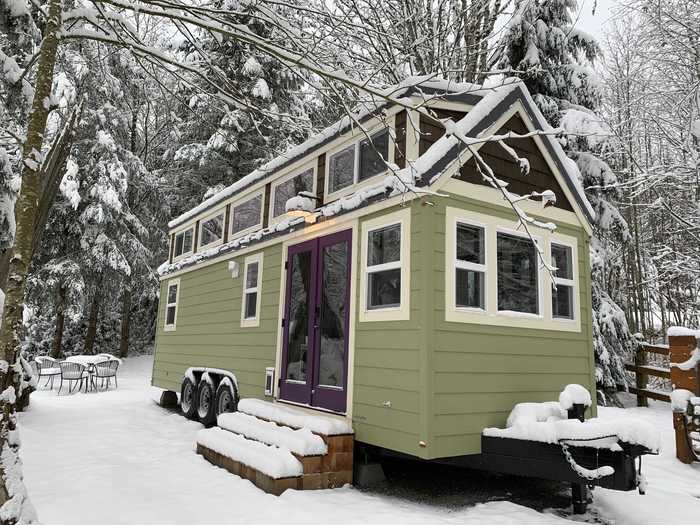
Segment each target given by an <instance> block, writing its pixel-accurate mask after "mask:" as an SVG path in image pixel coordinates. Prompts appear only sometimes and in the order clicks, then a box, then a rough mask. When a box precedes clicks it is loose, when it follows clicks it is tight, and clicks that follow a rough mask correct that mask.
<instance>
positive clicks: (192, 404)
mask: <svg viewBox="0 0 700 525" xmlns="http://www.w3.org/2000/svg"><path fill="white" fill-rule="evenodd" d="M180 410H182V414H183V415H184V416H185V417H186V418H187V419H194V418H196V417H197V385H196V384H195V383H194V382H193V381H192V380H191V379H190V378H189V377H186V378H185V379H183V380H182V387H181V388H180Z"/></svg>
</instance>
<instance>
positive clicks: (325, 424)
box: [238, 398, 353, 436]
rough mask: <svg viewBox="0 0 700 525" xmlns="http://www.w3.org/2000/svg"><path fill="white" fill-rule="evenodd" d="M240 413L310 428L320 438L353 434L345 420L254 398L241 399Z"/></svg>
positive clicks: (281, 423)
mask: <svg viewBox="0 0 700 525" xmlns="http://www.w3.org/2000/svg"><path fill="white" fill-rule="evenodd" d="M238 411H239V412H243V413H244V414H248V415H251V416H255V417H257V418H258V419H263V420H265V421H272V422H274V423H277V424H278V425H283V426H286V427H290V428H297V429H299V428H308V429H309V430H310V431H311V432H313V433H314V434H318V435H320V436H342V435H352V434H353V430H352V426H351V425H350V424H349V423H348V421H347V420H346V419H344V418H341V417H334V416H330V415H329V416H326V415H321V414H318V413H314V414H310V413H309V412H308V411H304V410H301V409H298V408H295V407H292V406H290V405H284V404H282V403H272V402H270V401H263V400H261V399H252V398H247V399H241V400H240V401H239V403H238Z"/></svg>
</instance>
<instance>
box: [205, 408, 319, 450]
mask: <svg viewBox="0 0 700 525" xmlns="http://www.w3.org/2000/svg"><path fill="white" fill-rule="evenodd" d="M217 424H218V425H219V427H221V428H223V429H224V430H228V431H229V432H235V433H236V434H240V435H242V436H245V437H246V438H248V439H254V440H256V441H259V442H261V443H265V444H267V445H274V446H276V447H280V448H282V449H287V450H289V451H290V452H292V453H293V454H295V455H297V456H322V455H323V454H325V453H326V452H328V447H327V446H326V444H325V443H324V441H323V439H322V438H321V437H320V436H317V435H315V434H313V433H312V432H311V431H310V430H309V429H308V428H300V429H293V428H290V427H286V426H279V425H277V424H276V423H273V422H271V421H264V420H262V419H258V418H257V417H255V416H251V415H249V414H244V413H243V412H229V413H226V414H221V415H220V416H219V417H218V419H217Z"/></svg>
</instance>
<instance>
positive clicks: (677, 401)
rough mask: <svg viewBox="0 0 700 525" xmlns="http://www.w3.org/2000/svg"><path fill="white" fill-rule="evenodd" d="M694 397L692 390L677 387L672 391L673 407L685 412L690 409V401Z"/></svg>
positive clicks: (676, 410) (677, 410) (675, 409)
mask: <svg viewBox="0 0 700 525" xmlns="http://www.w3.org/2000/svg"><path fill="white" fill-rule="evenodd" d="M692 397H694V396H693V393H692V392H691V391H690V390H685V389H684V388H676V389H675V390H674V391H673V392H671V408H672V409H673V411H674V412H685V411H686V410H687V409H688V402H689V401H690V399H691V398H692Z"/></svg>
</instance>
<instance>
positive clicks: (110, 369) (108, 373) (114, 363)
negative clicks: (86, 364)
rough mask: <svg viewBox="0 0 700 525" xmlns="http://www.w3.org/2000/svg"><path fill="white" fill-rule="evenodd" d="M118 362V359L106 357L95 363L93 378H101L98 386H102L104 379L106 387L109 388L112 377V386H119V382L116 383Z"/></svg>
mask: <svg viewBox="0 0 700 525" xmlns="http://www.w3.org/2000/svg"><path fill="white" fill-rule="evenodd" d="M119 363H120V361H119V360H118V359H108V360H106V361H100V362H99V363H95V378H97V379H100V380H101V383H100V388H103V387H104V384H105V379H106V380H107V389H109V385H110V384H111V381H112V378H114V387H115V388H119V383H117V369H118V368H119Z"/></svg>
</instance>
